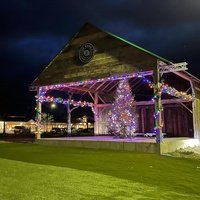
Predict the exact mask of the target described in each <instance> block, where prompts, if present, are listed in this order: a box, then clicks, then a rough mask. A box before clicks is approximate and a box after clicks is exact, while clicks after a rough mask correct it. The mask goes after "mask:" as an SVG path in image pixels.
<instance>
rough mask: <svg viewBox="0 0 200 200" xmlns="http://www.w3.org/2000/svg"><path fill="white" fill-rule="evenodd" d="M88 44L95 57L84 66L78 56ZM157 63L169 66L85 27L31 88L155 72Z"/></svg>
mask: <svg viewBox="0 0 200 200" xmlns="http://www.w3.org/2000/svg"><path fill="white" fill-rule="evenodd" d="M86 43H89V44H92V46H93V48H94V55H93V58H92V59H91V60H90V61H89V62H87V63H83V62H81V61H80V59H79V56H78V55H79V51H80V47H81V45H83V44H86ZM158 59H159V60H162V61H163V62H166V63H170V61H168V60H166V59H164V58H162V57H160V56H158V55H156V54H154V53H151V52H150V51H147V50H145V49H143V48H141V47H139V46H137V45H135V44H133V43H131V42H129V41H126V40H124V39H122V38H120V37H118V36H116V35H114V34H111V33H108V32H105V31H102V30H100V29H99V28H97V27H95V26H93V25H91V24H89V23H86V24H84V25H83V27H82V28H81V29H80V31H79V32H78V33H77V34H76V35H75V36H74V37H73V38H72V39H71V41H70V42H69V43H68V44H67V45H66V46H65V47H64V48H63V49H62V50H61V51H60V52H59V53H58V54H57V55H56V56H55V58H54V59H53V60H52V61H51V62H50V63H49V64H48V65H47V67H46V68H45V69H44V70H43V71H42V72H41V74H40V75H39V76H38V77H37V78H36V79H35V80H34V82H33V84H32V85H33V86H45V85H53V84H60V83H69V82H74V81H84V80H91V79H98V78H104V77H109V76H115V75H122V74H128V73H137V72H142V71H151V70H154V69H155V68H156V66H157V60H158Z"/></svg>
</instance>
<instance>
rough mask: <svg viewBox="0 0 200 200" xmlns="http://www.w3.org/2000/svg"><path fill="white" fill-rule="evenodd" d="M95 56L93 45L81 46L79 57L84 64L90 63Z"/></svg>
mask: <svg viewBox="0 0 200 200" xmlns="http://www.w3.org/2000/svg"><path fill="white" fill-rule="evenodd" d="M93 56H94V46H93V45H92V44H91V43H85V44H83V45H81V46H80V48H79V52H78V57H79V60H80V61H81V62H82V63H88V62H89V61H90V60H91V59H92V58H93Z"/></svg>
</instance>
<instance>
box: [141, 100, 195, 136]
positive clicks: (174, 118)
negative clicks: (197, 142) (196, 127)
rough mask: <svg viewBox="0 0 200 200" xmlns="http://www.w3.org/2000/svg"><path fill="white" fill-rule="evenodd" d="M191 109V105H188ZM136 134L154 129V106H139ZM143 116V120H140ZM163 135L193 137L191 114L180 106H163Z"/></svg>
mask: <svg viewBox="0 0 200 200" xmlns="http://www.w3.org/2000/svg"><path fill="white" fill-rule="evenodd" d="M188 107H190V108H191V105H188ZM137 112H138V116H139V120H138V130H137V132H141V133H146V132H152V131H153V129H154V118H153V113H154V106H139V107H138V108H137ZM142 116H143V118H142ZM162 118H163V120H164V125H163V133H166V134H167V135H168V136H170V137H193V120H192V114H191V113H190V112H189V111H188V110H187V109H186V108H184V107H183V106H181V105H172V104H170V105H165V106H164V109H163V116H162Z"/></svg>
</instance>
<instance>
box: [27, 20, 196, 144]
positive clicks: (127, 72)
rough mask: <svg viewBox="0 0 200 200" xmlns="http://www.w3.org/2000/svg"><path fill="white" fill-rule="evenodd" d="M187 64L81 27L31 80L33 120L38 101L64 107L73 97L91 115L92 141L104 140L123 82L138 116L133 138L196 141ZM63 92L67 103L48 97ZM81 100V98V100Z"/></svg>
mask: <svg viewBox="0 0 200 200" xmlns="http://www.w3.org/2000/svg"><path fill="white" fill-rule="evenodd" d="M186 70H187V63H185V62H183V63H176V64H174V63H172V62H170V61H169V60H166V59H164V58H162V57H160V56H158V55H156V54H154V53H152V52H149V51H147V50H145V49H143V48H141V47H139V46H137V45H135V44H133V43H131V42H129V41H126V40H124V39H122V38H120V37H118V36H116V35H114V34H111V33H108V32H105V31H102V30H100V29H99V28H97V27H95V26H93V25H91V24H89V23H86V24H85V25H83V27H82V28H81V29H80V31H79V32H78V33H77V34H76V35H75V36H74V37H73V38H72V39H71V41H70V42H69V43H68V44H67V45H66V46H65V47H64V48H63V49H62V50H61V51H60V52H59V53H58V55H56V56H55V58H54V59H53V60H52V61H51V62H50V63H49V64H48V66H47V67H46V68H45V69H44V70H43V72H42V73H41V74H40V75H39V76H38V77H37V78H36V79H35V80H34V82H33V84H32V87H31V88H32V90H37V92H38V99H37V110H38V112H37V114H38V120H40V113H41V109H42V106H41V103H42V102H44V101H48V102H53V101H55V102H57V103H63V102H64V103H66V102H67V103H70V104H73V105H74V101H73V95H74V94H79V95H80V96H81V98H82V99H84V98H85V99H87V102H86V101H84V102H80V101H78V102H76V105H81V106H83V105H89V106H91V107H92V108H93V110H94V120H95V128H94V133H95V135H102V134H108V130H107V125H108V124H107V115H108V111H109V109H110V107H111V104H112V102H113V101H114V94H115V91H116V88H117V86H118V83H119V80H121V79H122V78H127V79H129V84H130V86H131V88H132V93H133V94H134V95H135V100H136V102H135V105H136V108H137V114H138V122H137V123H138V126H137V132H138V133H147V132H153V131H155V132H156V134H157V142H160V141H161V140H162V133H166V134H167V135H168V136H172V137H190V138H196V139H199V138H200V80H199V79H198V78H196V77H194V76H193V75H191V74H190V73H188V72H187V71H186ZM52 90H59V91H67V92H68V93H69V92H70V93H71V94H73V95H72V97H71V99H70V100H69V99H68V100H66V101H64V100H63V99H59V98H54V97H48V95H47V94H48V92H49V91H52ZM83 97H84V98H83Z"/></svg>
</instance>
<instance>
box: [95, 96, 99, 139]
mask: <svg viewBox="0 0 200 200" xmlns="http://www.w3.org/2000/svg"><path fill="white" fill-rule="evenodd" d="M97 104H98V93H97V92H95V94H94V135H98V134H99V132H98V126H99V125H98V106H97Z"/></svg>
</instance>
